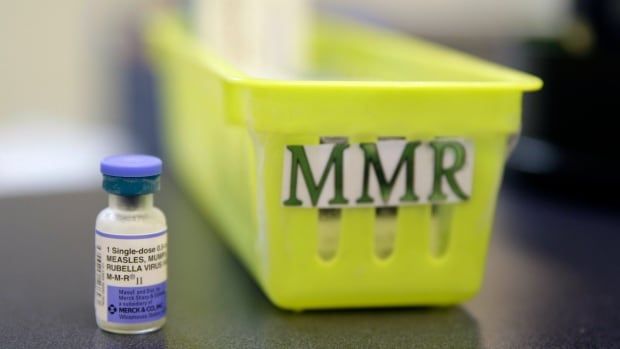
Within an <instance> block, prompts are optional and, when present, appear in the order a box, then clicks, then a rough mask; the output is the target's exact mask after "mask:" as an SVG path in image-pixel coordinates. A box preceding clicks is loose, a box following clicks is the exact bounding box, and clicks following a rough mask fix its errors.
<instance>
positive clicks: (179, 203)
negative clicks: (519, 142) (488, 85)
mask: <svg viewBox="0 0 620 349" xmlns="http://www.w3.org/2000/svg"><path fill="white" fill-rule="evenodd" d="M157 201H158V205H159V206H160V207H161V208H162V209H163V210H164V212H165V213H166V215H167V217H168V221H169V233H170V234H169V253H170V257H169V275H170V276H169V298H168V306H169V315H168V323H167V325H166V326H165V327H164V329H163V330H161V331H159V332H156V333H153V334H149V335H138V336H122V335H111V334H107V333H104V332H102V331H100V330H98V329H97V326H96V324H95V320H94V313H93V305H92V303H93V247H92V246H93V239H94V236H93V229H94V220H95V216H96V214H97V212H99V210H101V209H102V208H103V207H104V206H105V205H106V196H105V194H104V193H103V192H97V191H95V192H89V193H66V194H58V195H46V196H30V197H18V198H4V199H0V236H1V237H2V240H1V242H0V262H1V269H0V282H1V286H0V309H1V310H0V313H1V316H0V347H2V348H39V347H41V348H71V347H94V348H121V347H122V348H131V347H136V348H149V347H155V348H156V347H174V348H185V347H189V348H192V347H213V348H226V347H252V348H255V347H295V348H301V347H321V348H323V347H343V348H360V347H385V348H394V347H418V348H442V347H447V348H475V347H486V348H522V347H536V348H551V347H554V348H567V347H578V348H612V347H620V215H619V214H618V210H616V209H609V208H608V209H600V208H598V209H597V208H591V207H587V206H583V205H580V204H574V203H566V202H563V201H561V200H553V199H549V198H546V196H544V195H541V194H529V193H527V192H525V191H524V190H523V189H522V188H515V187H510V186H509V187H507V188H505V189H504V190H503V191H502V193H501V196H500V201H499V208H498V216H497V220H496V221H497V222H496V224H495V233H494V234H495V235H494V237H493V240H492V246H491V248H490V252H489V259H488V263H487V272H486V278H485V282H484V286H483V289H482V292H481V293H480V294H479V295H478V296H477V297H476V298H475V299H473V300H472V301H470V302H468V303H466V304H464V305H463V306H458V307H449V308H414V309H411V308H409V309H406V308H404V309H377V310H351V311H314V312H303V313H291V312H287V311H282V310H278V309H276V308H274V307H273V306H272V305H271V304H270V303H269V302H268V301H267V299H266V298H265V297H264V296H263V294H262V293H261V291H260V290H259V289H258V288H257V286H256V285H255V283H254V282H253V280H252V279H251V278H250V277H249V275H248V274H247V273H246V272H245V271H244V270H243V268H242V266H241V265H240V264H239V263H238V262H237V260H236V259H235V258H234V257H233V256H232V254H231V253H230V252H229V251H228V250H227V249H226V248H225V247H224V246H223V245H222V242H221V240H220V239H219V238H218V237H217V236H216V235H215V234H214V233H213V228H212V227H211V226H210V225H209V224H208V222H206V221H205V220H204V219H203V218H202V217H201V216H200V215H199V214H198V213H197V212H196V210H195V209H194V208H193V207H192V206H191V205H190V203H189V202H188V201H187V199H185V197H184V196H182V195H181V194H180V192H179V191H178V190H177V189H176V188H175V187H174V185H172V184H171V183H170V182H165V183H164V184H163V192H162V193H161V194H160V195H159V196H158V198H157Z"/></svg>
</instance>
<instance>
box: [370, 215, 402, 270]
mask: <svg viewBox="0 0 620 349" xmlns="http://www.w3.org/2000/svg"><path fill="white" fill-rule="evenodd" d="M397 215H398V209H397V208H396V207H377V208H376V209H375V255H376V256H377V258H379V259H387V258H389V257H390V256H391V255H392V252H393V251H394V242H395V240H396V226H397V221H398V220H397V218H398V217H397Z"/></svg>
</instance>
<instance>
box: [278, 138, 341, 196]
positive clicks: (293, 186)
mask: <svg viewBox="0 0 620 349" xmlns="http://www.w3.org/2000/svg"><path fill="white" fill-rule="evenodd" d="M347 147H349V145H348V144H336V145H334V147H333V149H332V152H331V154H330V155H329V159H328V160H327V164H326V165H325V169H324V170H323V173H322V174H321V179H320V180H319V183H318V184H317V183H316V181H315V180H314V177H313V176H312V169H311V168H310V164H309V163H308V157H307V156H306V151H305V150H304V146H302V145H289V146H287V147H286V148H287V149H288V150H289V151H290V152H291V174H290V176H291V181H290V183H289V197H288V199H286V201H284V205H286V206H301V205H302V202H301V200H299V198H297V173H298V172H299V171H298V169H299V170H301V174H302V176H303V177H304V182H305V183H306V188H307V189H308V194H310V201H312V206H316V204H317V202H318V201H319V197H320V196H321V192H322V191H323V187H324V186H325V183H326V182H327V177H329V172H330V171H331V169H332V167H333V168H334V197H333V198H331V199H330V200H329V204H330V205H346V204H347V203H348V202H349V201H348V200H347V199H345V197H344V194H343V191H344V187H343V183H342V176H343V169H342V167H343V157H344V150H345V149H347Z"/></svg>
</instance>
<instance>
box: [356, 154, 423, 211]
mask: <svg viewBox="0 0 620 349" xmlns="http://www.w3.org/2000/svg"><path fill="white" fill-rule="evenodd" d="M419 145H420V142H408V143H407V144H406V145H405V149H404V150H403V152H402V154H401V156H400V160H398V164H397V165H396V169H395V170H394V173H392V177H390V179H387V176H386V175H385V171H384V170H383V165H382V164H381V158H380V157H379V151H378V150H377V145H376V144H374V143H362V144H360V148H362V151H363V152H364V184H363V191H362V196H360V197H359V199H357V203H359V204H372V203H373V202H374V200H373V198H372V197H371V196H370V195H369V194H368V185H369V181H370V168H371V167H372V169H373V170H374V172H375V175H376V177H377V182H378V183H379V191H380V192H381V198H382V199H383V202H384V203H387V202H388V200H389V199H390V194H391V193H392V188H393V187H394V184H396V179H397V178H398V174H399V173H400V171H401V168H402V167H403V166H405V194H404V195H403V196H401V197H400V201H403V202H416V201H418V196H417V195H416V194H415V190H414V187H413V183H414V181H413V179H414V178H413V171H414V163H415V150H416V148H417V147H418V146H419Z"/></svg>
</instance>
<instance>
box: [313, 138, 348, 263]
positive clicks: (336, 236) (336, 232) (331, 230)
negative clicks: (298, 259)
mask: <svg viewBox="0 0 620 349" xmlns="http://www.w3.org/2000/svg"><path fill="white" fill-rule="evenodd" d="M320 142H321V144H343V143H344V144H346V143H347V142H348V139H347V138H346V137H321V139H320ZM341 211H342V210H341V209H339V208H323V209H319V224H318V244H317V246H318V254H319V257H320V258H321V259H323V260H324V261H329V260H332V259H333V258H334V257H336V254H337V252H338V245H339V243H340V222H341Z"/></svg>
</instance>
